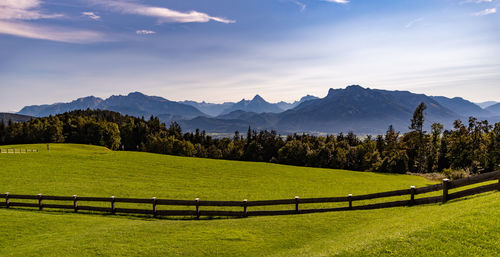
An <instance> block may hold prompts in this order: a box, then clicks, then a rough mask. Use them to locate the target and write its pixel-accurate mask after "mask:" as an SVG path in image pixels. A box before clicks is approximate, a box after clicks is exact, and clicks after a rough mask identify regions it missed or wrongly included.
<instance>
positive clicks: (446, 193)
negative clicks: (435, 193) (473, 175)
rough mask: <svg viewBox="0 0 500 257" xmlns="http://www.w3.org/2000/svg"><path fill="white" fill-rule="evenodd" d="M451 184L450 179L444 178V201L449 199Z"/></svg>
mask: <svg viewBox="0 0 500 257" xmlns="http://www.w3.org/2000/svg"><path fill="white" fill-rule="evenodd" d="M449 186H450V180H449V179H447V178H445V179H443V203H446V202H447V201H448V189H449Z"/></svg>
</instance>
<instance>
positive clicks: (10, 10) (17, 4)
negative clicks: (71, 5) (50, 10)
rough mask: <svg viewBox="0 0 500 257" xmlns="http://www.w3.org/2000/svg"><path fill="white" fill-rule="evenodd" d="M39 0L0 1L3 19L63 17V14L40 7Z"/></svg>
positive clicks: (0, 16)
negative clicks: (43, 9) (51, 12)
mask: <svg viewBox="0 0 500 257" xmlns="http://www.w3.org/2000/svg"><path fill="white" fill-rule="evenodd" d="M40 5H41V1H39V0H2V1H0V19H1V20H38V19H52V18H59V17H63V15H62V14H47V13H44V12H43V11H42V10H41V9H40Z"/></svg>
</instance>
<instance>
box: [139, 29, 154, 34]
mask: <svg viewBox="0 0 500 257" xmlns="http://www.w3.org/2000/svg"><path fill="white" fill-rule="evenodd" d="M135 33H136V34H137V35H151V34H156V32H155V31H152V30H145V29H141V30H137V31H136V32H135Z"/></svg>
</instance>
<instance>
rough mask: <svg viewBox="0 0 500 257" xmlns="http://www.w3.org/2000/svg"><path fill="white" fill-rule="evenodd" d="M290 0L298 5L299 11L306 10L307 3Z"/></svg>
mask: <svg viewBox="0 0 500 257" xmlns="http://www.w3.org/2000/svg"><path fill="white" fill-rule="evenodd" d="M290 2H292V3H294V4H296V5H298V6H299V7H300V11H301V12H303V11H305V10H306V8H307V5H306V4H304V3H302V2H301V1H298V0H290Z"/></svg>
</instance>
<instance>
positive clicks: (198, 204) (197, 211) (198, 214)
mask: <svg viewBox="0 0 500 257" xmlns="http://www.w3.org/2000/svg"><path fill="white" fill-rule="evenodd" d="M194 200H195V201H196V219H197V220H199V219H200V198H196V199H194Z"/></svg>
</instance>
